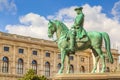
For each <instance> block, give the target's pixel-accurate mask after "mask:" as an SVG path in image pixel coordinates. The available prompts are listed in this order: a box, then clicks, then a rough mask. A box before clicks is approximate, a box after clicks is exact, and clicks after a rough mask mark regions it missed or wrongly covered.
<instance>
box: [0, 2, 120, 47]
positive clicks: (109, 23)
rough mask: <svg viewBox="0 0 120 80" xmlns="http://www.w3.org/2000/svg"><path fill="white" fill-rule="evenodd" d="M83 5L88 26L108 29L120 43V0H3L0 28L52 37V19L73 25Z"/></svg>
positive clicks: (115, 41)
mask: <svg viewBox="0 0 120 80" xmlns="http://www.w3.org/2000/svg"><path fill="white" fill-rule="evenodd" d="M79 6H83V7H84V13H85V17H86V18H85V29H87V30H88V31H89V30H97V31H105V32H108V33H109V35H110V37H111V36H112V37H111V43H112V44H115V45H116V44H117V46H120V38H119V37H118V36H116V35H118V34H120V33H119V30H120V0H0V31H2V32H8V33H13V34H20V35H24V36H31V37H37V38H43V39H48V37H47V23H48V19H58V20H61V21H63V22H64V23H65V24H66V25H67V26H71V25H72V24H73V22H74V21H73V19H74V17H75V13H74V8H75V7H79ZM65 15H67V18H66V17H64V16H65ZM69 19H70V20H69ZM70 21H71V22H70Z"/></svg>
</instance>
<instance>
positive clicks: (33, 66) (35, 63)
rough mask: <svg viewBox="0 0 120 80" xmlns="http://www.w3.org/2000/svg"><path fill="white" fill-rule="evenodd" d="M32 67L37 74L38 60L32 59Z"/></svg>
mask: <svg viewBox="0 0 120 80" xmlns="http://www.w3.org/2000/svg"><path fill="white" fill-rule="evenodd" d="M32 69H33V70H34V71H35V74H37V61H36V60H33V61H32Z"/></svg>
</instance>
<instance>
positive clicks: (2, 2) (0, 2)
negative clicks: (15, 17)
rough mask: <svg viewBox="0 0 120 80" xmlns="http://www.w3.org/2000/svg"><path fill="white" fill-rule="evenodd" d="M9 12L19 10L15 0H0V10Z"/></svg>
mask: <svg viewBox="0 0 120 80" xmlns="http://www.w3.org/2000/svg"><path fill="white" fill-rule="evenodd" d="M3 11H4V12H6V11H7V12H9V13H10V14H11V13H12V14H15V13H16V11H17V8H16V4H15V3H14V0H0V12H3Z"/></svg>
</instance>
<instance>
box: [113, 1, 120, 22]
mask: <svg viewBox="0 0 120 80" xmlns="http://www.w3.org/2000/svg"><path fill="white" fill-rule="evenodd" d="M112 14H113V15H114V19H115V20H118V21H120V0H119V1H118V2H116V3H115V4H114V7H113V8H112Z"/></svg>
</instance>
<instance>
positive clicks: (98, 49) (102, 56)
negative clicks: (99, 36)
mask: <svg viewBox="0 0 120 80" xmlns="http://www.w3.org/2000/svg"><path fill="white" fill-rule="evenodd" d="M95 51H96V52H97V53H98V55H99V56H100V58H101V59H102V70H101V73H103V72H105V68H106V64H105V56H104V54H103V53H102V50H101V48H96V49H95Z"/></svg>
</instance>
